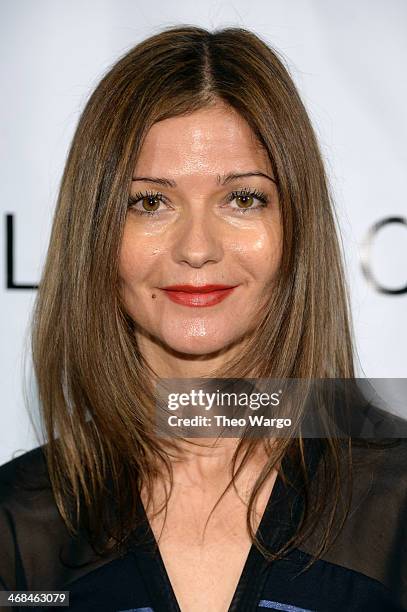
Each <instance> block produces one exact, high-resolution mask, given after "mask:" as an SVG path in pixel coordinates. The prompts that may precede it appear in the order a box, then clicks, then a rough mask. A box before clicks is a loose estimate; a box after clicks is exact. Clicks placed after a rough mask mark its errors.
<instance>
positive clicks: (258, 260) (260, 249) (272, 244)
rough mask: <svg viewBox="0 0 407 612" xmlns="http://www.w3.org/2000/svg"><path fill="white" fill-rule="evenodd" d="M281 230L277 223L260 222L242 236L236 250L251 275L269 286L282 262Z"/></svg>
mask: <svg viewBox="0 0 407 612" xmlns="http://www.w3.org/2000/svg"><path fill="white" fill-rule="evenodd" d="M281 249H282V240H281V231H280V227H279V226H276V225H275V224H259V225H258V226H257V227H256V228H252V229H251V230H250V231H247V232H245V233H244V234H242V235H241V236H240V239H239V243H238V244H236V246H235V248H234V251H235V254H236V256H237V255H238V256H239V259H240V261H241V263H242V266H244V267H245V268H246V269H247V270H249V271H250V273H251V276H252V277H253V278H254V279H255V280H256V281H258V282H259V283H263V284H265V285H267V286H268V284H269V282H270V281H272V280H273V278H274V276H275V273H276V271H277V270H278V268H279V266H280V263H281Z"/></svg>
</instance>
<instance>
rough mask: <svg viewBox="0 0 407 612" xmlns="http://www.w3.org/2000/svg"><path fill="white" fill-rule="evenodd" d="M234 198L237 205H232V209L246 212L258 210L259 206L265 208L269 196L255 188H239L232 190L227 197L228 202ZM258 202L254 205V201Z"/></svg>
mask: <svg viewBox="0 0 407 612" xmlns="http://www.w3.org/2000/svg"><path fill="white" fill-rule="evenodd" d="M234 200H236V202H237V206H232V209H233V210H236V211H237V212H238V213H247V212H251V211H255V210H259V208H265V207H266V206H268V203H269V198H268V197H267V195H266V194H265V193H263V192H262V191H258V190H257V189H250V188H245V189H239V190H238V191H233V192H232V193H230V194H229V195H228V197H227V201H228V202H233V201H234ZM256 200H257V202H260V204H258V205H257V206H255V201H256Z"/></svg>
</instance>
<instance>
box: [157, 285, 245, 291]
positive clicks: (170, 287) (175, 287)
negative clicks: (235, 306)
mask: <svg viewBox="0 0 407 612" xmlns="http://www.w3.org/2000/svg"><path fill="white" fill-rule="evenodd" d="M233 287H236V285H214V284H211V285H168V286H167V287H162V289H165V290H166V291H184V292H185V293H209V292H210V291H219V290H221V289H232V288H233Z"/></svg>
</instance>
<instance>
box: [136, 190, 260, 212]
mask: <svg viewBox="0 0 407 612" xmlns="http://www.w3.org/2000/svg"><path fill="white" fill-rule="evenodd" d="M237 197H253V198H256V199H257V200H259V202H261V204H260V205H259V206H256V207H252V206H251V207H249V208H234V209H233V210H236V211H237V212H238V213H239V214H246V213H248V212H252V211H254V210H258V209H259V208H266V207H267V206H268V204H269V198H268V197H267V195H266V194H265V193H263V192H262V191H258V190H257V189H250V188H249V187H245V188H244V189H238V190H237V191H232V192H231V193H230V194H229V195H228V196H227V197H226V201H227V202H233V200H234V199H235V198H237ZM143 198H156V199H158V200H159V201H160V202H163V201H164V196H163V194H162V193H160V192H159V191H155V192H154V191H145V192H141V191H140V192H138V193H136V194H135V195H134V196H132V195H131V196H130V197H129V208H130V207H132V206H134V204H137V203H138V202H139V201H140V200H142V199H143ZM133 210H134V212H135V213H136V214H138V215H147V216H148V217H153V216H155V215H158V214H160V212H159V211H158V210H152V211H150V212H149V211H147V210H138V209H137V208H133Z"/></svg>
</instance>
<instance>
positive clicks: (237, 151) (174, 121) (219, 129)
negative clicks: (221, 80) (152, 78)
mask: <svg viewBox="0 0 407 612" xmlns="http://www.w3.org/2000/svg"><path fill="white" fill-rule="evenodd" d="M254 169H256V170H265V171H270V170H271V164H270V160H269V158H268V155H267V152H266V150H265V149H264V148H263V147H262V146H261V144H260V143H259V141H258V140H257V139H256V137H255V134H254V132H253V130H252V129H251V128H250V126H249V124H248V123H247V122H246V120H245V119H244V118H243V117H242V116H241V115H239V114H238V113H237V112H236V111H235V110H234V109H233V108H231V107H229V106H226V105H216V106H214V107H210V108H204V109H201V110H198V111H194V112H193V113H191V114H189V115H183V116H179V117H171V118H169V119H165V120H163V121H159V122H157V123H155V124H154V125H153V126H152V128H151V129H150V131H149V132H148V133H147V136H146V138H145V140H144V143H143V146H142V148H141V151H140V155H139V158H138V161H137V163H136V171H137V174H141V175H144V174H146V173H148V174H149V175H156V176H164V174H165V176H168V177H170V176H174V177H175V176H179V177H181V176H183V175H193V174H200V175H204V174H214V173H216V174H220V173H223V172H224V173H227V172H229V171H239V170H240V171H247V170H254Z"/></svg>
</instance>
